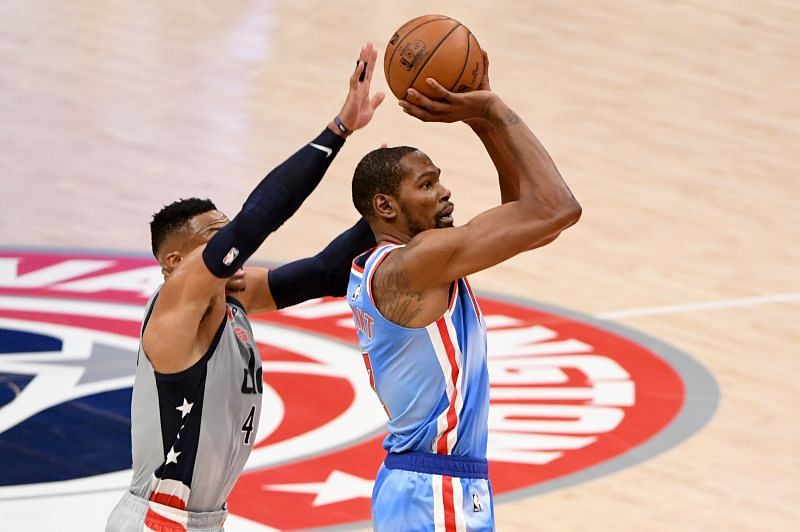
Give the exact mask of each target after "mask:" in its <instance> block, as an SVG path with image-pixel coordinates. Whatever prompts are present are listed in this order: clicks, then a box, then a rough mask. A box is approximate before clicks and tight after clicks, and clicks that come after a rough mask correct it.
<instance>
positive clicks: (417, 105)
mask: <svg viewBox="0 0 800 532" xmlns="http://www.w3.org/2000/svg"><path fill="white" fill-rule="evenodd" d="M431 81H432V82H433V83H432V84H431V86H432V87H434V88H436V89H437V90H438V91H439V94H440V99H439V100H437V101H433V100H430V99H427V98H425V97H424V96H422V95H419V96H418V97H415V96H414V95H412V94H410V95H409V97H408V98H407V99H408V101H406V102H404V105H403V107H404V109H405V110H406V112H408V113H409V114H411V115H413V116H415V117H417V118H419V119H420V120H423V121H439V122H455V121H459V120H464V119H472V118H482V119H484V120H486V121H487V122H488V123H489V124H490V125H491V127H492V128H494V130H495V131H496V133H497V135H498V137H499V139H500V140H501V141H502V142H503V144H504V146H505V148H506V149H507V150H508V155H507V158H508V159H509V161H511V163H513V164H514V165H515V166H516V167H517V169H518V172H519V199H517V200H515V201H511V202H508V203H506V204H504V205H501V206H500V207H496V208H494V209H491V210H488V211H486V212H484V213H482V214H480V215H479V216H477V217H475V218H474V219H473V220H471V221H470V222H469V223H468V224H466V225H465V226H463V227H458V228H450V229H438V230H431V231H426V232H424V233H421V234H420V235H418V236H417V237H415V238H414V239H413V240H412V241H411V242H410V243H409V245H408V246H406V248H405V249H404V250H401V251H402V253H401V251H398V252H397V253H398V254H400V255H401V257H402V261H398V262H401V263H402V265H403V266H402V268H403V270H404V271H405V272H406V273H408V274H409V275H408V277H409V279H410V280H411V281H412V282H413V283H414V284H415V285H416V286H415V288H417V289H425V288H428V287H432V286H439V285H442V284H444V283H448V282H450V281H452V280H454V279H457V278H459V277H462V276H464V275H468V274H471V273H474V272H477V271H480V270H483V269H486V268H488V267H491V266H493V265H495V264H498V263H500V262H502V261H504V260H507V259H508V258H510V257H513V256H514V255H517V254H518V253H521V252H523V251H525V250H527V249H530V248H531V247H533V246H536V245H537V244H539V243H542V242H544V241H546V240H548V239H550V240H551V239H553V238H554V237H555V236H557V235H558V234H559V233H560V232H561V231H563V230H564V229H566V228H568V227H569V226H571V225H573V224H574V223H576V222H577V221H578V219H579V218H580V214H581V208H580V205H579V204H578V202H577V201H576V200H575V198H574V196H573V195H572V193H571V192H570V190H569V188H568V187H567V185H566V183H565V182H564V180H563V179H562V178H561V175H560V174H559V172H558V169H557V168H556V167H555V164H553V161H552V159H551V158H550V156H549V155H548V153H547V151H546V150H545V149H544V147H543V146H542V144H541V143H540V142H539V140H538V139H537V138H536V137H535V135H534V134H533V133H532V132H531V130H530V129H529V128H528V126H527V125H526V124H525V123H524V122H523V121H522V119H521V118H520V117H519V116H518V115H517V114H516V113H514V111H513V110H511V109H510V108H509V107H508V106H507V105H506V104H505V103H504V102H503V101H502V100H501V99H500V97H499V96H497V95H496V94H494V93H491V92H489V91H474V92H471V93H464V94H456V93H451V92H449V91H447V90H446V89H444V88H442V87H441V86H440V85H438V84H437V83H435V81H433V80H431ZM417 94H418V93H417ZM401 257H398V258H401Z"/></svg>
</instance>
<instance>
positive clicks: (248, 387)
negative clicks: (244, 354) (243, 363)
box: [242, 348, 264, 394]
mask: <svg viewBox="0 0 800 532" xmlns="http://www.w3.org/2000/svg"><path fill="white" fill-rule="evenodd" d="M248 349H249V350H250V360H249V361H248V362H247V367H246V368H244V378H243V379H242V393H249V394H258V393H264V385H263V381H262V380H261V374H262V372H261V368H258V370H256V354H255V353H254V352H253V348H248Z"/></svg>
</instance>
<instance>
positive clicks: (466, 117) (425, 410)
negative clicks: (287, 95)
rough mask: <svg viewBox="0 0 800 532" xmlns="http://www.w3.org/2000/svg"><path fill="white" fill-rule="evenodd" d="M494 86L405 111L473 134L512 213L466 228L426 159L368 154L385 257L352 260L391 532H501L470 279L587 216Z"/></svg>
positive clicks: (362, 195) (382, 505) (368, 194)
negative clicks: (380, 417)
mask: <svg viewBox="0 0 800 532" xmlns="http://www.w3.org/2000/svg"><path fill="white" fill-rule="evenodd" d="M483 61H484V66H485V67H486V68H485V69H484V76H483V78H482V81H481V83H480V85H479V90H476V91H473V92H466V93H453V92H449V91H448V90H446V89H444V88H443V87H442V86H441V85H439V84H438V83H437V82H436V81H434V80H433V79H428V80H427V83H428V84H429V86H430V88H431V90H432V91H433V93H434V94H435V95H436V98H435V99H430V98H428V97H426V96H424V95H422V94H421V93H420V92H419V91H416V90H414V89H409V90H408V92H407V94H406V98H405V100H401V101H400V102H399V103H400V106H401V107H402V108H403V110H404V111H405V112H406V113H408V114H410V115H411V116H414V117H416V118H418V119H420V120H422V121H426V122H456V121H462V122H465V123H467V124H468V125H469V126H470V127H471V128H472V129H473V131H474V132H475V133H476V134H477V135H478V138H479V139H480V140H481V141H482V143H483V145H484V146H485V148H486V150H487V152H488V153H489V155H490V157H491V159H492V162H493V163H494V165H495V167H496V169H497V172H498V175H499V181H500V195H501V200H502V205H501V206H498V207H495V208H493V209H490V210H487V211H485V212H483V213H482V214H480V215H478V216H477V217H475V218H474V219H472V220H470V221H469V222H468V223H467V224H466V225H463V226H460V227H455V226H454V223H453V209H454V205H453V203H452V202H451V196H450V191H449V190H448V189H447V188H445V186H444V185H443V183H442V181H441V180H440V174H441V171H440V169H439V168H438V167H437V166H436V165H435V164H434V163H433V162H432V161H431V160H430V159H429V158H428V156H427V155H425V154H424V153H423V152H421V151H420V150H418V149H415V148H410V147H395V148H385V149H378V150H375V151H373V152H370V153H369V154H367V155H366V156H365V157H364V158H363V159H362V160H361V162H360V163H359V164H358V166H357V168H356V171H355V174H354V176H353V185H352V186H353V202H354V203H355V206H356V208H357V209H358V211H359V212H360V213H361V214H362V216H364V218H365V219H366V220H367V221H368V222H369V225H370V227H371V228H372V230H373V231H374V233H375V239H376V240H377V241H378V243H379V244H378V246H377V247H376V248H375V249H374V250H371V251H369V252H366V253H364V254H362V255H360V256H359V257H357V258H356V259H355V260H354V261H353V269H352V271H351V273H350V284H349V287H348V291H347V296H348V301H349V304H350V306H351V308H352V310H353V315H354V318H355V322H356V328H357V331H358V341H359V346H360V349H361V352H362V353H363V356H364V359H365V362H366V364H367V366H368V369H369V371H370V373H371V378H372V380H373V386H374V388H375V391H376V392H377V394H378V396H379V397H380V400H381V402H382V403H383V405H384V407H385V410H386V412H387V415H388V417H389V421H388V429H389V434H388V436H387V437H386V439H385V440H384V448H385V449H386V451H387V452H388V454H387V456H386V459H385V460H384V463H383V464H382V465H381V467H380V470H379V472H378V476H377V480H376V482H375V486H374V489H373V494H372V517H373V521H374V526H375V529H376V530H378V531H380V532H388V531H406V530H436V531H451V530H452V531H456V530H458V531H463V530H472V531H475V530H494V508H493V504H492V495H491V485H490V483H489V480H488V466H487V461H486V446H487V435H488V429H487V423H488V409H489V376H488V372H487V365H486V364H487V351H486V349H487V344H486V323H485V321H484V319H483V317H482V314H481V310H480V308H479V307H478V303H477V301H476V299H475V297H474V295H473V293H472V290H471V289H470V286H469V283H468V282H467V279H466V276H467V275H469V274H471V273H474V272H478V271H481V270H485V269H486V268H489V267H491V266H494V265H495V264H498V263H500V262H502V261H504V260H507V259H509V258H511V257H513V256H515V255H517V254H519V253H522V252H524V251H527V250H531V249H534V248H537V247H540V246H543V245H545V244H547V243H549V242H552V241H553V240H554V239H555V238H556V237H558V235H559V234H560V233H561V232H562V231H563V230H564V229H567V228H568V227H570V226H571V225H573V224H575V223H576V222H577V221H578V219H579V218H580V215H581V207H580V205H579V204H578V202H577V201H576V200H575V198H574V197H573V195H572V193H571V192H570V190H569V188H568V187H567V185H566V184H565V183H564V181H563V180H562V178H561V176H560V175H559V172H558V170H557V169H556V167H555V165H554V164H553V161H552V160H551V159H550V156H549V155H548V154H547V152H546V151H545V149H544V147H543V146H542V145H541V144H540V143H539V141H538V140H537V139H536V137H535V136H534V135H533V133H532V132H531V130H530V129H528V127H527V126H526V125H525V123H524V122H523V121H522V119H521V118H520V117H519V116H517V114H516V113H514V111H512V110H511V108H509V106H508V105H507V104H506V103H504V102H503V100H502V99H501V98H500V97H499V96H498V95H497V94H495V93H494V92H492V91H491V90H490V87H489V79H488V58H487V56H486V54H484V59H483Z"/></svg>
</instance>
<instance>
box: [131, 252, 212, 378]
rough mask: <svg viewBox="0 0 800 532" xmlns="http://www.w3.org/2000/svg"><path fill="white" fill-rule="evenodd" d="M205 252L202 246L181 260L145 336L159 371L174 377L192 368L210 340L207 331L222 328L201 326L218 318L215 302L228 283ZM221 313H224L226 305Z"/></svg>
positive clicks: (144, 342) (161, 293)
mask: <svg viewBox="0 0 800 532" xmlns="http://www.w3.org/2000/svg"><path fill="white" fill-rule="evenodd" d="M202 249H203V248H202V246H201V247H199V248H197V249H195V250H193V251H192V252H190V253H188V254H187V255H185V256H184V257H183V258H182V259H181V262H180V264H178V266H177V267H176V268H175V269H174V270H173V271H172V273H171V274H170V275H169V277H167V280H166V281H164V284H163V285H162V286H161V289H160V290H159V293H158V299H156V302H155V304H154V305H153V311H152V313H151V314H150V319H149V320H148V322H147V326H146V327H145V330H144V333H143V335H142V346H143V347H144V351H145V353H146V354H147V357H148V359H150V362H151V363H152V364H153V367H154V368H155V370H156V371H159V372H162V373H174V372H176V371H181V370H182V369H186V368H187V367H189V366H190V365H191V363H190V362H191V361H192V359H193V357H194V356H195V354H196V353H195V351H196V350H197V349H198V342H199V344H202V343H203V340H204V338H205V336H209V335H208V334H207V333H208V331H206V330H205V329H209V328H213V327H215V326H216V325H218V323H217V324H212V325H209V326H208V327H203V328H201V324H205V323H211V322H212V321H214V320H215V319H216V318H218V317H217V316H209V315H208V312H209V309H210V308H211V304H212V298H213V297H215V296H216V295H217V294H221V293H222V292H221V290H222V288H223V286H224V284H225V282H226V280H225V279H219V278H217V277H215V276H214V275H212V274H211V272H209V271H208V269H207V268H206V267H205V264H204V263H203V261H202V257H201V253H202ZM223 303H224V302H223ZM221 311H222V312H224V305H223V308H222V309H221ZM221 316H222V314H220V316H219V319H221ZM204 320H205V322H204ZM217 321H218V320H217ZM211 335H212V336H213V333H212V334H211ZM199 347H200V348H202V347H203V346H202V345H200V346H199Z"/></svg>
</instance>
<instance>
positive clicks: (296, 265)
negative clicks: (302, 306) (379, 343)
mask: <svg viewBox="0 0 800 532" xmlns="http://www.w3.org/2000/svg"><path fill="white" fill-rule="evenodd" d="M373 247H375V234H374V233H373V232H372V229H370V227H369V224H368V223H367V221H366V220H364V219H363V218H362V219H360V220H359V221H358V222H357V223H356V224H355V225H353V226H352V227H350V228H349V229H348V230H346V231H344V232H343V233H341V234H340V235H339V236H337V237H336V238H334V239H333V240H332V241H331V242H330V243H329V244H328V245H327V246H325V249H323V250H322V251H320V252H319V253H317V254H316V255H314V256H313V257H306V258H304V259H299V260H296V261H293V262H289V263H287V264H283V265H281V266H278V267H277V268H274V269H272V270H269V271H267V269H266V268H246V271H247V283H248V285H249V284H250V283H253V284H254V286H259V287H262V289H261V290H254V291H252V292H251V293H250V294H249V298H248V297H247V296H244V297H242V296H240V295H236V296H235V297H236V299H238V300H239V301H240V302H241V303H242V304H243V305H244V307H245V309H246V310H247V311H248V312H268V311H271V310H276V309H282V308H286V307H291V306H292V305H297V304H298V303H302V302H303V301H308V300H309V299H315V298H318V297H325V296H343V295H345V294H346V293H347V283H348V281H349V279H350V267H351V265H352V262H353V259H354V258H355V257H356V256H358V255H359V254H361V253H363V252H364V251H366V250H368V249H370V248H373ZM264 288H266V289H264Z"/></svg>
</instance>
